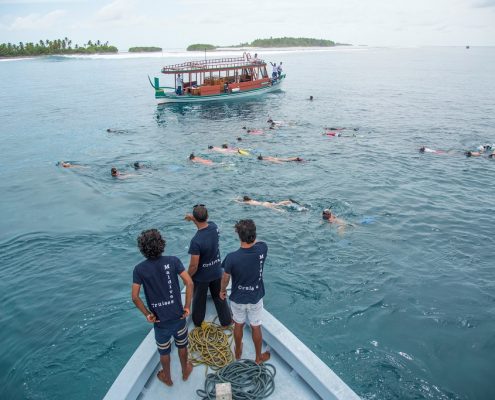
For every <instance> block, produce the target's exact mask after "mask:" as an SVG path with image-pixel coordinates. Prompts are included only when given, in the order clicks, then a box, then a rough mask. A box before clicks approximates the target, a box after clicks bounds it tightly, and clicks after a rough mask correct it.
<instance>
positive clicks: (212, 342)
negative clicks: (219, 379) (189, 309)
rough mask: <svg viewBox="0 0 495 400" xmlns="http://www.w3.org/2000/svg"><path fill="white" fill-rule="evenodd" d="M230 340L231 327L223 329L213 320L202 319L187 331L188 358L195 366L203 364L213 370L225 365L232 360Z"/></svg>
mask: <svg viewBox="0 0 495 400" xmlns="http://www.w3.org/2000/svg"><path fill="white" fill-rule="evenodd" d="M226 332H227V333H226ZM232 340H233V337H232V328H231V327H229V328H226V329H223V328H222V327H221V326H220V325H218V324H216V323H215V322H206V321H203V323H202V324H201V326H200V327H196V328H194V329H193V330H192V331H191V332H190V333H189V359H190V361H191V362H192V363H193V364H194V365H195V366H196V365H199V364H205V365H206V366H207V367H211V368H212V369H213V370H217V369H219V368H222V367H225V366H226V365H228V364H230V363H231V362H233V361H234V355H233V354H232V350H231V344H232Z"/></svg>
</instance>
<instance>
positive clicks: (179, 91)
mask: <svg viewBox="0 0 495 400" xmlns="http://www.w3.org/2000/svg"><path fill="white" fill-rule="evenodd" d="M175 86H177V89H176V90H175V93H177V95H178V96H181V95H182V87H183V86H184V81H183V80H182V78H181V76H180V74H177V78H176V79H175Z"/></svg>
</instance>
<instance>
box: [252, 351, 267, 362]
mask: <svg viewBox="0 0 495 400" xmlns="http://www.w3.org/2000/svg"><path fill="white" fill-rule="evenodd" d="M269 359H270V352H269V351H265V352H264V353H261V357H260V358H259V359H258V358H257V359H256V360H254V362H255V363H256V364H261V363H264V362H266V361H268V360H269Z"/></svg>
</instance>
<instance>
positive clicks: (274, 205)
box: [236, 196, 307, 212]
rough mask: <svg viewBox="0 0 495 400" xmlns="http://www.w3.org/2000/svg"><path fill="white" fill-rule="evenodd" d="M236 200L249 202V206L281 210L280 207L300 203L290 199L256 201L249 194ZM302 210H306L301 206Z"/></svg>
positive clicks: (244, 202)
mask: <svg viewBox="0 0 495 400" xmlns="http://www.w3.org/2000/svg"><path fill="white" fill-rule="evenodd" d="M236 202H238V203H243V204H249V205H250V206H261V207H266V208H272V209H274V210H277V211H280V212H283V211H284V210H281V209H280V207H291V206H294V205H296V206H299V207H301V206H300V204H299V203H298V202H297V201H295V200H292V199H289V200H282V201H278V202H271V201H258V200H253V199H252V198H251V197H249V196H243V197H242V200H239V199H237V200H236ZM301 208H302V209H304V210H307V209H306V208H304V207H301Z"/></svg>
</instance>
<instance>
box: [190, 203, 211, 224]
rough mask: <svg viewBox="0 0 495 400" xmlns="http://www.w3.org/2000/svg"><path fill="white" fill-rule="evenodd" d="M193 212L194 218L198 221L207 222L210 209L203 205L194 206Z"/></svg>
mask: <svg viewBox="0 0 495 400" xmlns="http://www.w3.org/2000/svg"><path fill="white" fill-rule="evenodd" d="M192 214H193V217H194V219H195V220H196V221H198V222H206V220H207V219H208V210H207V209H206V207H205V206H202V205H198V206H196V207H194V208H193V212H192Z"/></svg>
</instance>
